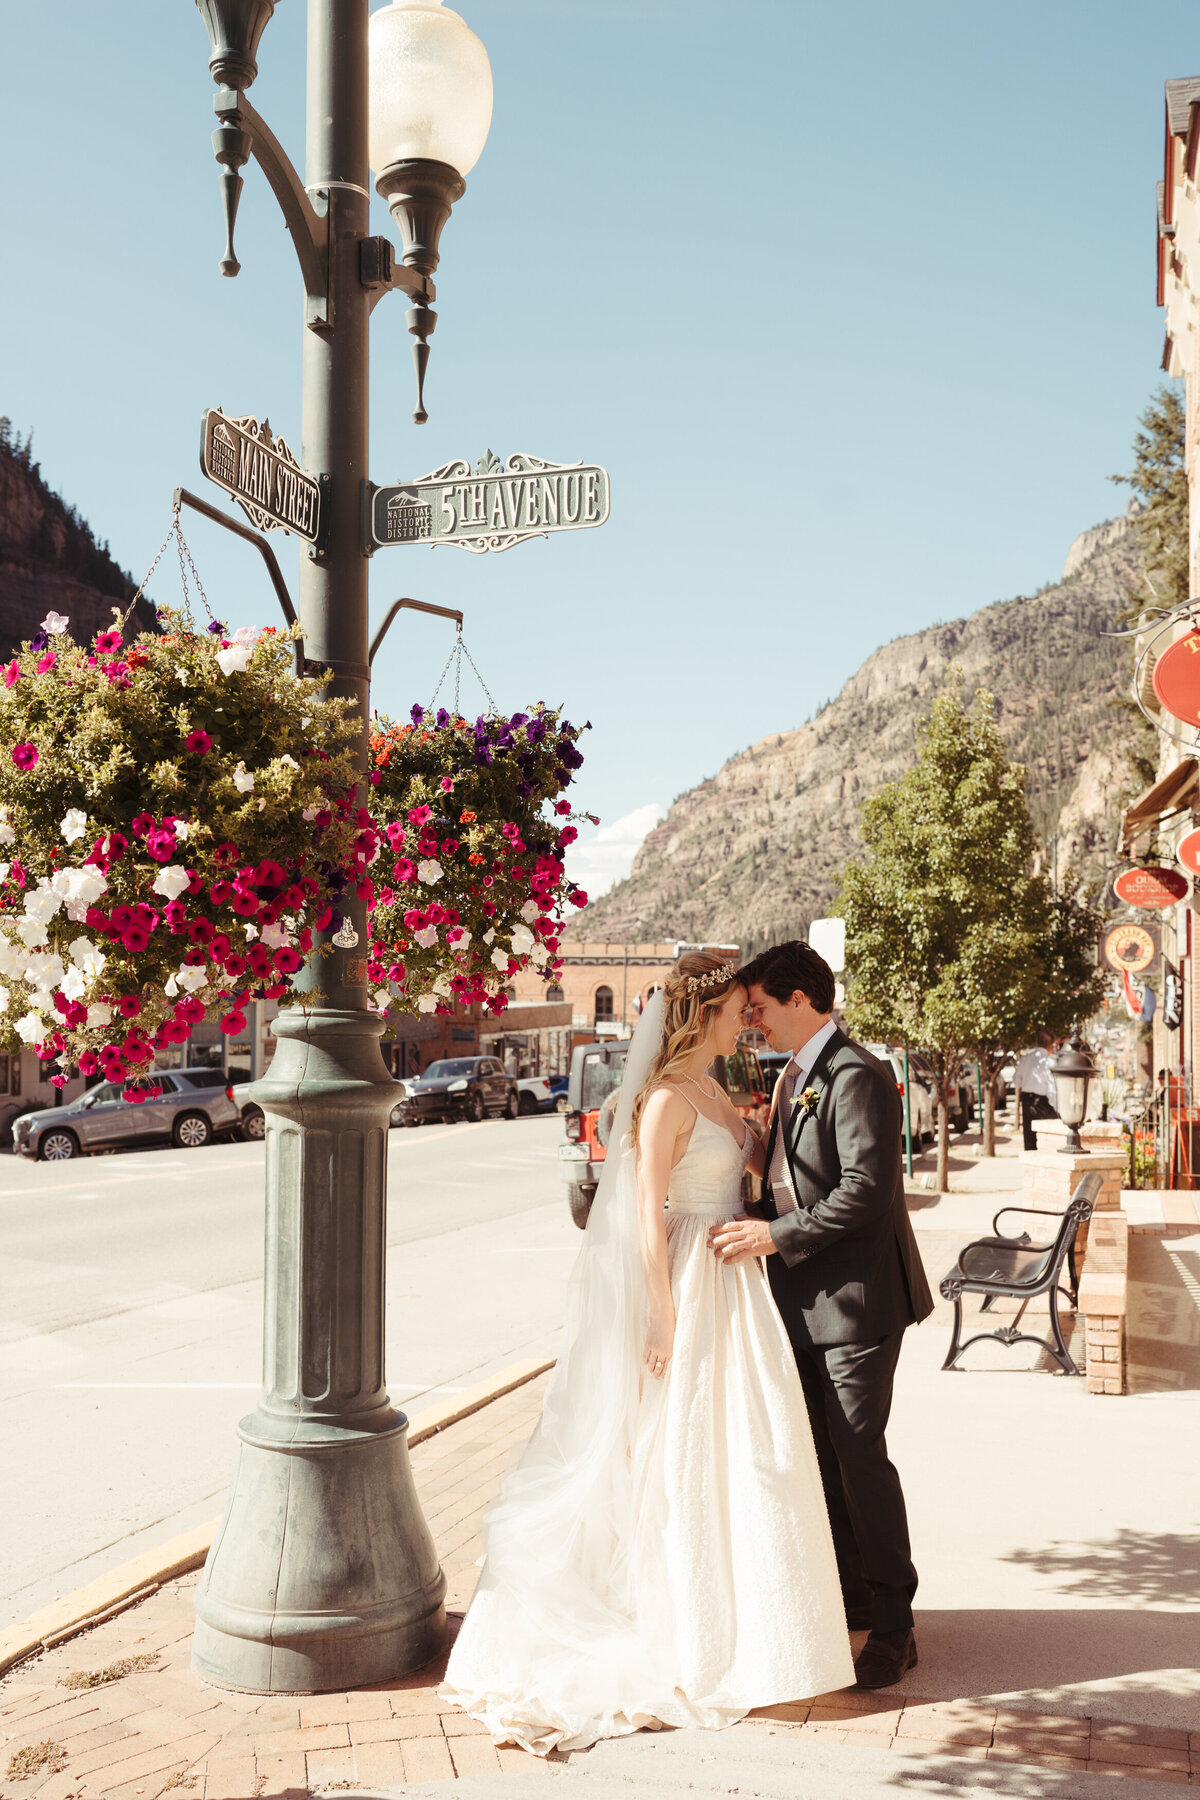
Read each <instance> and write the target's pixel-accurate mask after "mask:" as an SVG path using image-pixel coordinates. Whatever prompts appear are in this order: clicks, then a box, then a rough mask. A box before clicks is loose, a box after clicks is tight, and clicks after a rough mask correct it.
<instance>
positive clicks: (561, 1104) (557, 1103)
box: [550, 1075, 571, 1112]
mask: <svg viewBox="0 0 1200 1800" xmlns="http://www.w3.org/2000/svg"><path fill="white" fill-rule="evenodd" d="M570 1079H571V1077H570V1076H569V1075H552V1076H551V1077H550V1092H551V1093H552V1094H553V1096H554V1110H555V1112H566V1110H567V1108H568V1106H570V1104H571V1102H570V1101H569V1100H568V1099H567V1086H568V1084H569V1082H570Z"/></svg>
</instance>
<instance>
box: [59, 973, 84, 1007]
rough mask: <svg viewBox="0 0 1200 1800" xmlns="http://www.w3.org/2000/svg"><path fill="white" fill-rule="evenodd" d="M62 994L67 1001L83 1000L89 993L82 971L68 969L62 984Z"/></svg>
mask: <svg viewBox="0 0 1200 1800" xmlns="http://www.w3.org/2000/svg"><path fill="white" fill-rule="evenodd" d="M60 988H61V992H62V994H63V996H64V998H65V999H67V1000H82V999H83V996H84V994H85V993H86V992H87V982H86V981H85V980H84V979H83V971H82V969H68V970H67V971H66V973H65V975H64V976H63V978H62V981H61V983H60Z"/></svg>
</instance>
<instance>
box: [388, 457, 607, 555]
mask: <svg viewBox="0 0 1200 1800" xmlns="http://www.w3.org/2000/svg"><path fill="white" fill-rule="evenodd" d="M608 510H609V481H608V471H607V469H601V468H600V467H599V466H598V465H596V464H595V463H554V462H544V461H543V460H542V458H541V457H540V456H526V455H523V454H521V453H520V452H518V453H517V454H516V455H514V456H510V457H509V459H508V464H507V466H506V465H505V464H504V463H502V462H501V461H500V459H499V458H498V457H496V456H493V455H492V452H491V451H490V450H489V451H488V453H487V455H486V456H484V457H483V458H482V459H481V460H480V462H479V463H477V464H476V466H475V468H474V469H472V467H471V465H470V463H468V462H466V461H464V460H462V459H459V460H458V461H457V462H449V463H445V464H443V466H442V467H441V468H440V469H435V470H434V471H433V473H432V474H431V475H421V476H419V477H418V479H417V480H416V481H405V482H398V483H397V484H396V485H395V486H394V487H378V488H372V489H371V490H370V510H369V516H368V520H367V541H368V543H369V545H370V546H371V547H372V548H374V547H377V546H383V545H386V544H456V545H457V546H458V548H459V549H460V550H473V551H475V552H477V553H479V552H482V551H485V550H510V549H511V548H512V546H513V545H514V544H522V543H524V542H525V540H526V538H535V537H547V536H549V534H550V533H551V532H552V531H585V530H588V529H589V528H590V527H592V526H594V525H603V523H604V521H605V520H606V519H607V517H608Z"/></svg>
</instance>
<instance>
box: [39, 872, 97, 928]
mask: <svg viewBox="0 0 1200 1800" xmlns="http://www.w3.org/2000/svg"><path fill="white" fill-rule="evenodd" d="M50 886H51V888H52V890H53V891H54V893H56V894H57V895H58V898H59V899H60V900H65V901H66V902H67V917H68V918H69V919H75V918H80V919H82V918H84V917H85V916H86V914H87V909H88V907H89V906H91V905H92V903H93V901H96V900H98V899H99V898H100V896H101V894H103V893H106V892H107V890H108V882H107V880H106V879H105V877H104V876H103V875H102V874H101V873H100V871H99V869H98V868H97V867H96V865H95V863H84V865H83V867H82V868H80V869H59V871H58V873H57V874H56V875H55V877H54V879H53V881H52V882H51V883H50Z"/></svg>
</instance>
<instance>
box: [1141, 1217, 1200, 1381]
mask: <svg viewBox="0 0 1200 1800" xmlns="http://www.w3.org/2000/svg"><path fill="white" fill-rule="evenodd" d="M1198 1245H1200V1240H1198V1239H1197V1238H1195V1237H1191V1238H1183V1239H1179V1238H1176V1239H1171V1238H1160V1237H1152V1236H1150V1235H1149V1234H1148V1233H1144V1232H1135V1233H1134V1234H1133V1236H1132V1237H1131V1238H1130V1240H1129V1278H1130V1280H1129V1312H1128V1315H1127V1317H1126V1321H1125V1324H1126V1330H1127V1333H1128V1343H1127V1365H1128V1373H1129V1391H1130V1393H1132V1394H1155V1393H1168V1392H1170V1393H1181V1392H1187V1391H1194V1390H1195V1389H1197V1388H1200V1248H1198Z"/></svg>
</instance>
